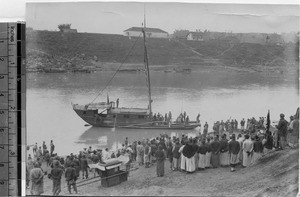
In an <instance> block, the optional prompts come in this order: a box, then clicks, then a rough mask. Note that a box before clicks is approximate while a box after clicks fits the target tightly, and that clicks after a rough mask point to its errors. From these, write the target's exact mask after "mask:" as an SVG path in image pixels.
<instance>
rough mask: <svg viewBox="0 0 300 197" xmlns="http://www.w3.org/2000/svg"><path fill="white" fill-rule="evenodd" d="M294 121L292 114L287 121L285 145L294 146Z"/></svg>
mask: <svg viewBox="0 0 300 197" xmlns="http://www.w3.org/2000/svg"><path fill="white" fill-rule="evenodd" d="M294 121H295V120H294V116H290V122H289V123H288V132H287V137H286V140H287V145H288V146H290V147H293V146H294V143H293V142H294V140H293V136H292V133H293V124H294Z"/></svg>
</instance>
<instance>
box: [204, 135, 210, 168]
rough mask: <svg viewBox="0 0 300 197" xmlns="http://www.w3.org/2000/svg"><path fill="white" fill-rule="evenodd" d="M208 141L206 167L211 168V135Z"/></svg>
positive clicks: (206, 144)
mask: <svg viewBox="0 0 300 197" xmlns="http://www.w3.org/2000/svg"><path fill="white" fill-rule="evenodd" d="M206 140H207V142H206V143H205V146H206V150H207V152H206V154H205V168H210V158H211V142H210V137H209V136H208V137H207V139H206Z"/></svg>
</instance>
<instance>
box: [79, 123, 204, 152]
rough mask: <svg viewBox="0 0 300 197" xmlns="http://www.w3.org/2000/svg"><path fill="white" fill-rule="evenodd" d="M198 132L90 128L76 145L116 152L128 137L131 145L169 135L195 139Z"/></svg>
mask: <svg viewBox="0 0 300 197" xmlns="http://www.w3.org/2000/svg"><path fill="white" fill-rule="evenodd" d="M197 132H199V131H198V130H196V129H195V130H191V131H183V130H182V131H181V130H178V131H177V130H174V131H171V130H159V129H157V130H152V129H125V128H115V129H113V128H100V127H90V128H88V129H87V130H86V131H85V132H84V133H82V134H81V135H80V136H79V138H78V141H76V143H83V144H85V145H86V146H92V147H94V148H97V149H105V148H108V149H111V150H116V149H118V148H120V147H122V144H124V142H125V138H126V137H128V140H129V143H132V142H133V141H135V140H136V141H138V140H143V139H144V138H145V139H152V138H156V137H160V135H161V134H167V135H168V136H170V137H173V136H176V137H180V136H181V135H182V134H185V135H188V136H189V137H195V136H196V134H197Z"/></svg>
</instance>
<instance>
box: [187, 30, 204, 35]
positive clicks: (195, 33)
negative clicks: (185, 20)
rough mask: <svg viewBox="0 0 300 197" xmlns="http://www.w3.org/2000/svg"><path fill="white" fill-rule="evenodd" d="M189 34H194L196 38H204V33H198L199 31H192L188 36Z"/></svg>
mask: <svg viewBox="0 0 300 197" xmlns="http://www.w3.org/2000/svg"><path fill="white" fill-rule="evenodd" d="M189 34H193V35H194V36H202V35H203V32H199V31H198V32H197V31H190V32H189V33H188V35H189Z"/></svg>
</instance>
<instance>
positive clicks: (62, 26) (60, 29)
mask: <svg viewBox="0 0 300 197" xmlns="http://www.w3.org/2000/svg"><path fill="white" fill-rule="evenodd" d="M58 29H59V31H60V32H62V31H63V29H71V24H59V25H58Z"/></svg>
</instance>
